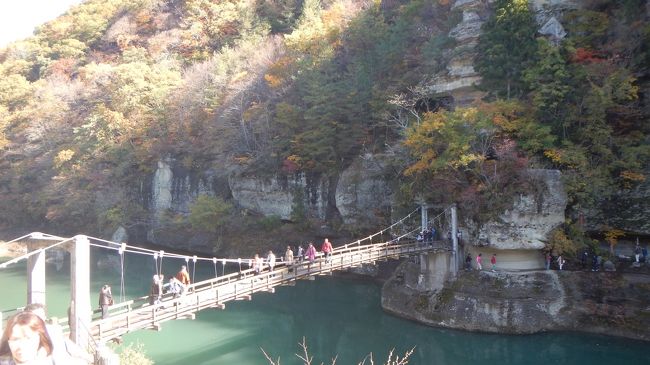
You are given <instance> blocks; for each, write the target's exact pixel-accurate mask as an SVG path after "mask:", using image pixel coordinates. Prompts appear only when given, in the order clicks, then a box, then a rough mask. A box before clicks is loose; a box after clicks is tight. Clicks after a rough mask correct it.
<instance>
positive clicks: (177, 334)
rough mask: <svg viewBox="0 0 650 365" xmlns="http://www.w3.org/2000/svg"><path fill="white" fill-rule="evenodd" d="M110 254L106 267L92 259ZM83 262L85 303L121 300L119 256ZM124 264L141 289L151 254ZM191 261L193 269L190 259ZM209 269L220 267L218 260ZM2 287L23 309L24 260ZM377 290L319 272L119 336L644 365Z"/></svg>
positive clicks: (162, 348)
mask: <svg viewBox="0 0 650 365" xmlns="http://www.w3.org/2000/svg"><path fill="white" fill-rule="evenodd" d="M109 256H112V257H111V259H110V260H108V261H109V262H112V263H113V265H112V266H111V265H110V264H109V265H97V262H98V261H103V262H106V260H107V258H108V257H109ZM91 262H92V263H93V265H92V266H93V268H92V270H91V271H92V273H91V285H92V288H93V289H92V298H93V299H92V300H93V303H95V302H96V301H97V292H98V291H99V288H100V286H101V285H102V284H103V283H109V284H111V285H112V287H113V294H114V296H115V298H116V299H119V297H120V286H121V285H120V284H121V279H120V277H121V275H120V268H119V266H120V265H119V259H118V256H117V255H116V254H112V253H106V252H104V251H103V250H100V249H93V252H92V259H91ZM124 262H125V263H124V265H125V270H124V276H125V281H124V284H125V293H123V294H124V297H125V298H132V297H137V296H141V295H145V294H147V293H148V288H149V285H150V281H151V276H152V275H153V273H154V272H155V268H154V260H153V259H152V258H151V257H147V256H139V255H129V254H127V256H126V257H125V260H124ZM183 263H184V261H182V260H173V259H165V261H164V262H163V268H162V269H163V272H164V273H165V274H166V276H167V277H169V275H172V274H174V273H175V272H176V271H177V270H178V268H179V267H180V265H181V264H183ZM189 266H190V273H192V272H193V271H194V268H193V267H192V262H191V261H190V265H189ZM57 269H58V270H57ZM229 269H234V268H228V267H227V268H226V270H229ZM47 270H48V272H47V294H48V297H47V301H48V308H49V311H50V316H59V317H61V316H63V315H65V313H66V308H67V303H68V300H69V269H68V262H67V259H66V261H65V262H64V263H63V264H62V265H61V264H59V267H57V265H54V264H48V267H47ZM217 270H218V274H221V273H222V268H221V265H218V267H217ZM214 274H215V272H214V267H213V264H212V263H209V264H206V263H203V264H201V263H199V264H197V267H196V271H195V275H196V277H195V279H196V280H201V279H205V278H208V277H209V276H214ZM0 288H1V293H2V294H1V295H0V309H2V310H3V311H6V310H7V309H10V308H16V307H20V306H23V305H24V304H25V298H26V275H25V264H24V263H22V264H17V265H13V266H12V267H10V268H7V269H3V270H0ZM380 292H381V288H380V287H379V286H378V285H377V284H374V283H370V282H366V281H362V280H352V279H343V278H336V277H319V278H317V279H316V280H314V281H300V282H298V283H297V284H296V285H295V286H292V287H281V288H278V289H277V290H276V293H274V294H270V293H261V294H256V295H254V296H253V300H252V301H250V302H248V301H238V302H229V303H227V304H226V309H225V310H216V309H214V310H212V309H210V310H205V311H203V312H200V313H199V314H198V315H197V316H196V319H195V320H178V321H173V322H166V323H164V324H163V326H162V331H160V332H156V331H150V330H142V331H138V332H135V333H131V334H129V335H127V336H125V338H124V340H125V341H124V342H125V344H129V343H140V344H142V345H143V346H144V349H145V351H146V353H147V356H148V357H150V358H152V359H153V360H154V361H155V363H156V364H160V365H172V364H183V365H212V364H237V365H248V364H251V365H252V364H268V361H267V360H266V359H265V357H264V354H263V353H262V350H261V349H264V350H265V351H266V352H267V353H268V354H269V355H270V356H271V357H272V358H273V359H275V360H277V359H278V358H280V363H281V364H284V365H291V364H302V363H301V362H300V360H299V359H298V358H297V357H296V355H295V354H296V353H301V349H300V346H299V342H301V340H302V338H303V337H304V338H305V339H306V343H307V345H308V347H309V352H310V355H313V356H314V361H313V363H314V364H320V363H321V362H323V363H325V364H331V362H332V358H333V357H334V356H337V360H336V364H342V365H348V364H358V363H360V362H361V361H363V359H364V357H366V356H367V355H368V354H369V353H372V356H373V359H374V363H375V364H380V363H383V362H384V361H385V360H386V358H387V356H388V352H389V351H390V350H391V349H395V353H396V354H398V355H400V356H402V355H403V354H404V353H405V352H406V351H408V350H409V349H411V348H414V349H415V350H414V352H413V354H412V355H411V358H410V362H409V363H410V364H427V365H429V364H430V365H469V364H481V365H490V364H494V365H508V364H527V365H536V364H539V365H542V364H543V365H548V364H585V365H587V364H588V365H594V364H608V365H609V364H617V365H618V364H625V365H627V364H630V365H632V364H634V365H636V364H639V365H641V364H650V343H646V342H640V341H632V340H626V339H620V338H614V337H606V336H594V335H586V334H582V333H546V334H538V335H527V336H506V335H494V334H481V333H470V332H463V331H454V330H445V329H437V328H431V327H427V326H423V325H419V324H416V323H413V322H410V321H406V320H402V319H399V318H396V317H393V316H390V315H387V314H385V313H384V312H383V311H382V310H381V305H380V299H381V298H380V295H381V293H380ZM118 301H119V300H118ZM123 346H124V345H123ZM118 351H119V348H118ZM366 364H370V361H369V360H368V361H366Z"/></svg>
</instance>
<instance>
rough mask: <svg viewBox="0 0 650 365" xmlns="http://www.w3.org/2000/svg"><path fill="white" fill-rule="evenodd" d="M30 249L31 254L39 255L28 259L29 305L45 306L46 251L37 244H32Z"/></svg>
mask: <svg viewBox="0 0 650 365" xmlns="http://www.w3.org/2000/svg"><path fill="white" fill-rule="evenodd" d="M28 247H29V251H30V252H32V251H38V253H35V254H33V255H32V256H29V258H28V259H27V277H28V281H27V303H30V304H31V303H41V304H43V305H45V250H43V249H41V248H38V246H37V244H35V243H30V244H29V245H28Z"/></svg>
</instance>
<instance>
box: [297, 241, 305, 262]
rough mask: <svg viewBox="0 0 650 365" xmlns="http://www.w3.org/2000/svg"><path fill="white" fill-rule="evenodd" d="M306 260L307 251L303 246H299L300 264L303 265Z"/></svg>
mask: <svg viewBox="0 0 650 365" xmlns="http://www.w3.org/2000/svg"><path fill="white" fill-rule="evenodd" d="M304 258H305V249H304V248H303V247H302V245H298V262H299V263H302V260H303V259H304Z"/></svg>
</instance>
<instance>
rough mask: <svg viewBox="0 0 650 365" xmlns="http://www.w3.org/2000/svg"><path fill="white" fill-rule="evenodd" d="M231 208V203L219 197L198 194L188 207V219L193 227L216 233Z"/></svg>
mask: <svg viewBox="0 0 650 365" xmlns="http://www.w3.org/2000/svg"><path fill="white" fill-rule="evenodd" d="M231 210H232V205H231V204H229V203H227V202H225V201H224V200H223V199H221V198H219V197H213V196H208V195H199V197H198V198H196V200H195V201H194V203H193V204H192V206H191V207H190V215H189V221H190V224H191V225H192V228H193V229H196V230H200V231H204V232H209V233H216V232H217V231H218V230H219V228H221V227H223V225H224V224H225V223H226V221H225V219H226V217H227V216H228V214H229V213H230V211H231Z"/></svg>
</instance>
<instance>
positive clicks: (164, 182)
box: [145, 154, 393, 243]
mask: <svg viewBox="0 0 650 365" xmlns="http://www.w3.org/2000/svg"><path fill="white" fill-rule="evenodd" d="M384 169H385V166H384V162H383V161H382V157H381V156H376V155H370V154H367V155H363V156H360V157H359V158H358V159H357V160H356V161H354V162H353V163H352V164H351V166H350V167H348V168H347V169H346V170H344V171H343V172H342V173H341V175H340V176H338V177H337V178H336V179H331V178H325V177H319V178H310V177H307V176H305V175H304V174H300V175H295V176H292V177H291V178H283V177H279V176H274V177H264V176H258V175H253V174H250V173H248V174H244V173H231V174H229V175H228V174H227V173H225V172H224V173H221V174H218V173H216V172H214V171H204V172H190V171H188V170H186V169H184V168H182V167H180V166H178V164H177V163H176V162H175V161H174V160H173V159H167V160H161V161H159V162H158V168H157V169H156V171H155V173H154V176H153V179H152V182H151V193H150V194H151V197H150V199H145V200H149V201H150V203H149V208H150V211H151V215H152V221H153V227H152V229H151V230H150V231H149V233H148V238H149V240H151V241H152V242H158V243H160V240H161V237H157V235H156V234H155V232H156V230H157V228H159V227H161V226H162V225H163V224H164V217H165V214H166V213H167V212H173V213H176V214H189V210H190V206H191V204H192V202H193V201H194V200H195V199H196V197H198V196H199V195H201V194H206V195H220V196H222V197H224V198H227V199H229V198H232V200H233V202H234V203H235V204H236V205H237V206H239V207H241V208H244V209H249V210H252V211H255V212H257V213H261V214H264V215H266V216H271V215H276V216H279V217H280V218H282V219H291V213H292V210H293V209H295V205H296V204H302V205H303V207H304V208H305V209H306V211H307V214H308V215H309V216H310V217H314V218H318V219H325V218H326V216H327V210H328V209H334V210H335V211H336V212H337V213H338V214H339V215H340V218H341V219H342V221H343V223H345V224H351V225H367V226H373V225H377V224H381V222H382V220H384V219H386V218H387V217H388V216H389V214H390V207H391V201H392V199H391V196H392V194H393V192H392V189H391V187H390V185H389V183H388V182H387V179H385V178H384V176H383V173H384Z"/></svg>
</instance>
